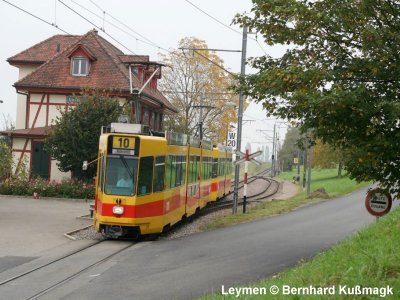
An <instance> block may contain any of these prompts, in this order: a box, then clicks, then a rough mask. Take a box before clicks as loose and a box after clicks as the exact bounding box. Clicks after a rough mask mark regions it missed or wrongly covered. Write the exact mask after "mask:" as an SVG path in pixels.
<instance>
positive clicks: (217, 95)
mask: <svg viewBox="0 0 400 300" xmlns="http://www.w3.org/2000/svg"><path fill="white" fill-rule="evenodd" d="M179 48H191V49H192V48H196V49H208V46H207V44H206V42H205V41H202V40H199V39H197V38H194V37H191V38H183V39H181V40H180V42H179ZM163 62H164V63H165V64H167V65H169V66H171V68H165V69H164V71H163V77H162V81H161V82H160V86H161V88H162V90H163V92H164V93H165V94H166V95H167V97H168V99H169V100H170V102H171V103H172V105H174V107H176V108H177V109H178V111H179V113H178V114H177V115H167V116H166V118H165V122H164V125H165V128H166V129H167V130H172V131H175V132H182V133H186V134H189V135H197V136H199V126H198V123H199V121H200V110H201V109H202V114H203V136H204V137H205V138H208V139H211V140H213V141H215V142H221V143H222V142H224V141H225V140H226V136H227V130H228V127H229V125H230V123H234V122H236V121H237V113H236V109H235V107H232V106H230V107H229V106H227V105H226V104H227V103H228V102H232V101H233V102H234V103H238V97H237V96H236V95H234V94H232V92H230V91H228V87H229V86H231V85H232V84H233V77H232V76H231V75H229V74H228V73H227V72H225V71H224V70H223V69H221V68H220V67H219V66H223V61H222V60H221V59H220V58H219V57H218V56H217V55H216V54H215V52H214V51H209V50H196V51H190V50H184V51H182V50H174V51H172V52H171V54H170V55H168V56H163ZM202 97H203V99H201V98H202ZM199 106H206V107H203V108H200V107H199ZM216 120H218V122H216Z"/></svg>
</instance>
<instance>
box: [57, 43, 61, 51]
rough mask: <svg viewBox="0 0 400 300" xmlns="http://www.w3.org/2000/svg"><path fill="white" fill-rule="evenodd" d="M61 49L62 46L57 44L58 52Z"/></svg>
mask: <svg viewBox="0 0 400 300" xmlns="http://www.w3.org/2000/svg"><path fill="white" fill-rule="evenodd" d="M60 49H61V45H60V44H57V52H60Z"/></svg>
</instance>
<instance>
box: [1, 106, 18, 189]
mask: <svg viewBox="0 0 400 300" xmlns="http://www.w3.org/2000/svg"><path fill="white" fill-rule="evenodd" d="M2 129H4V130H14V129H15V125H14V122H13V120H12V119H11V117H10V116H9V115H7V116H6V115H4V114H3V120H2ZM12 168H13V157H12V145H11V139H10V138H9V137H7V136H0V182H2V181H4V180H5V179H6V178H10V177H11V173H12Z"/></svg>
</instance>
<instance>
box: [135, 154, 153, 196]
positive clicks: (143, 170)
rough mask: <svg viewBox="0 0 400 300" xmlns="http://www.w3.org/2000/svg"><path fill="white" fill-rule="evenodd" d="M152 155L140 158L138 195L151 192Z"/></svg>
mask: <svg viewBox="0 0 400 300" xmlns="http://www.w3.org/2000/svg"><path fill="white" fill-rule="evenodd" d="M153 161H154V157H153V156H146V157H142V158H141V159H140V164H139V181H138V195H139V196H140V195H146V194H150V193H151V192H152V190H151V187H152V184H153Z"/></svg>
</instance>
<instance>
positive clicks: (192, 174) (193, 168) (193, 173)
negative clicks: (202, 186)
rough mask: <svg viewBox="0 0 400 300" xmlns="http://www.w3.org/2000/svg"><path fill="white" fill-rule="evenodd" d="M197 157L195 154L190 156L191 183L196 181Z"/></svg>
mask: <svg viewBox="0 0 400 300" xmlns="http://www.w3.org/2000/svg"><path fill="white" fill-rule="evenodd" d="M195 165H196V158H195V157H194V156H190V163H189V183H193V182H195V181H196V175H195V174H196V172H195Z"/></svg>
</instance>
